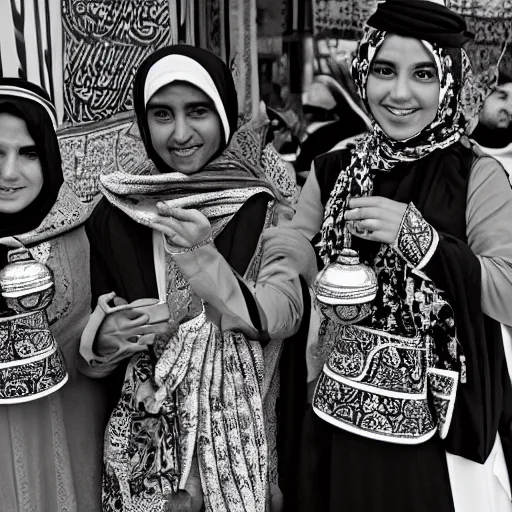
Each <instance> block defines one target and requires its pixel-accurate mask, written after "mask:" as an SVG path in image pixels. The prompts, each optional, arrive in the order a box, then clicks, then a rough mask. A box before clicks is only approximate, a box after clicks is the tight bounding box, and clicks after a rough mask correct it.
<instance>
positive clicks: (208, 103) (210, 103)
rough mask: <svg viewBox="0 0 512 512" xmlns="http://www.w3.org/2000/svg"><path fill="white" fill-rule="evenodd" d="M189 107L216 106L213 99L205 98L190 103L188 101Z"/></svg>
mask: <svg viewBox="0 0 512 512" xmlns="http://www.w3.org/2000/svg"><path fill="white" fill-rule="evenodd" d="M186 106H187V108H199V107H205V108H212V107H213V106H214V103H213V101H209V100H204V101H191V102H190V103H187V105H186Z"/></svg>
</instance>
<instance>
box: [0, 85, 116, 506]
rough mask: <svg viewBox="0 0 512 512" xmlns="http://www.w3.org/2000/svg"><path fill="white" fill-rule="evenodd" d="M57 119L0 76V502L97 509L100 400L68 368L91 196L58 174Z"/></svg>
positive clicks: (31, 94) (86, 293)
mask: <svg viewBox="0 0 512 512" xmlns="http://www.w3.org/2000/svg"><path fill="white" fill-rule="evenodd" d="M56 125H57V116H56V112H55V109H54V107H53V105H52V103H51V102H50V99H49V97H48V95H47V94H46V92H45V91H43V90H42V89H41V88H40V87H38V86H36V85H34V84H32V83H29V82H27V81H25V80H22V79H18V78H0V288H1V292H2V298H0V340H1V341H0V347H1V349H0V452H1V454H2V455H1V457H0V509H1V510H2V512H25V511H28V510H30V511H34V512H48V511H50V510H51V511H52V512H53V511H55V512H99V511H100V510H101V468H102V453H103V432H104V428H105V425H106V422H107V419H108V418H107V411H106V400H105V398H104V390H103V389H102V384H101V382H100V381H96V380H93V379H89V378H87V377H85V376H83V375H81V374H79V373H78V371H77V367H78V365H79V357H80V356H79V343H80V335H81V333H82V330H83V328H84V326H85V324H86V322H87V320H88V318H89V314H90V285H89V275H88V266H89V248H88V242H87V237H86V234H85V230H84V228H83V223H84V221H85V219H86V217H87V215H88V214H89V213H90V210H91V208H90V206H88V205H84V204H82V203H81V202H80V201H79V199H78V198H77V197H76V196H75V194H74V193H73V192H72V191H71V189H70V188H69V187H68V186H67V185H66V184H65V183H64V179H63V174H62V168H61V156H60V152H59V146H58V142H57V136H56V133H55V129H56ZM16 260H17V261H16ZM15 261H16V263H14V262H15ZM17 268H21V270H17ZM31 278H32V279H34V280H33V281H31Z"/></svg>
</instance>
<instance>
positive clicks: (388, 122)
mask: <svg viewBox="0 0 512 512" xmlns="http://www.w3.org/2000/svg"><path fill="white" fill-rule="evenodd" d="M465 28H466V27H465V22H464V20H463V18H461V17H460V16H458V15H457V14H456V13H454V12H452V11H450V10H449V9H447V8H446V7H444V5H441V2H438V1H437V0H436V2H435V3H434V2H430V1H426V0H385V1H383V2H378V4H377V10H376V11H375V13H374V14H373V15H372V17H370V19H369V20H368V27H367V28H366V30H365V32H364V35H363V37H362V39H361V41H360V42H359V44H358V48H357V51H356V53H355V56H354V59H353V61H352V76H353V78H354V82H355V84H356V87H357V90H358V93H359V95H360V97H361V99H362V101H363V102H364V104H365V106H366V107H367V111H368V113H369V115H370V117H371V120H372V126H371V130H370V131H369V132H368V133H366V134H365V135H364V136H362V137H361V138H359V139H358V141H357V143H356V144H355V147H354V148H346V149H341V150H339V151H332V152H330V153H326V154H324V155H321V156H319V157H318V158H316V159H315V160H314V166H313V172H311V173H310V175H309V177H308V180H307V181H306V184H305V185H304V188H303V189H302V194H301V197H300V199H299V203H298V207H297V211H296V214H295V217H294V219H293V221H292V223H291V225H292V226H293V227H294V228H295V229H297V230H298V231H300V232H301V233H303V234H304V235H305V236H306V237H308V238H309V239H310V240H311V241H312V242H313V243H315V245H316V246H317V247H319V256H320V258H321V259H322V261H323V263H324V265H325V269H324V271H323V272H322V273H321V274H319V276H318V278H317V280H316V281H314V282H313V283H312V285H313V286H312V287H313V290H314V291H315V292H316V298H317V310H316V316H315V317H313V319H312V321H311V325H316V326H317V329H318V330H317V331H316V332H313V335H312V336H311V337H310V339H309V340H308V343H309V346H308V349H307V353H306V357H307V360H308V380H309V382H310V386H311V390H310V391H311V397H312V398H311V407H310V408H308V409H307V410H306V412H305V416H304V423H303V431H302V432H303V444H302V447H301V450H300V453H301V460H300V463H299V464H298V465H297V467H298V473H297V475H295V479H294V480H295V482H297V485H296V495H295V496H294V500H293V502H292V503H291V504H290V510H294V511H298V512H328V511H333V512H334V511H339V510H350V511H352V510H353V511H357V512H359V511H365V512H387V511H389V510H394V511H397V512H398V511H404V512H405V511H407V512H409V511H414V512H453V511H454V510H456V511H457V512H472V511H475V510H479V511H484V510H485V511H486V512H491V511H492V512H498V511H499V512H505V511H506V512H510V511H511V510H512V504H511V501H510V496H511V493H510V483H509V478H508V475H507V470H506V466H505V457H504V451H503V448H502V446H504V447H505V449H506V450H508V452H507V453H508V456H510V454H511V452H510V447H511V446H512V434H511V431H510V425H511V420H512V400H510V398H509V397H510V396H511V394H512V387H511V384H510V379H509V375H508V372H507V362H506V359H505V354H504V349H503V343H502V339H501V330H500V326H499V322H501V323H504V324H506V325H511V322H512V311H511V309H510V307H509V304H510V301H511V300H512V271H511V269H512V224H511V223H510V218H511V217H512V191H511V189H510V187H509V185H508V182H507V178H506V176H505V173H504V172H503V169H502V167H501V166H500V165H499V163H498V162H496V161H495V160H493V159H492V158H489V157H485V156H483V155H482V153H481V152H480V151H479V150H478V149H477V148H476V147H475V146H474V145H472V144H471V143H470V141H469V140H468V139H467V137H466V136H465V130H466V126H467V124H468V123H467V121H468V119H467V117H466V116H468V115H469V114H468V113H467V112H466V103H465V99H466V98H467V95H468V93H469V91H466V90H465V87H466V85H467V84H468V83H470V64H469V61H468V58H467V56H466V54H465V52H464V50H463V49H462V46H463V45H464V43H465V42H466V41H467V40H468V34H467V33H466V30H465ZM470 113H471V112H470ZM275 236H279V230H278V232H277V233H276V234H275ZM350 251H351V252H350ZM354 254H355V255H359V262H358V261H357V258H356V257H355V256H350V255H354ZM365 267H366V268H365ZM354 276H363V277H361V282H362V284H361V286H359V287H358V286H357V281H356V277H354ZM365 276H370V277H366V278H365ZM375 288H376V294H373V296H372V292H373V290H375ZM362 297H363V298H366V299H367V302H365V303H364V304H361V300H360V299H361V298H362ZM507 458H508V457H507ZM508 460H512V459H508ZM495 475H498V478H496V476H495Z"/></svg>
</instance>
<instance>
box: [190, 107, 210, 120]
mask: <svg viewBox="0 0 512 512" xmlns="http://www.w3.org/2000/svg"><path fill="white" fill-rule="evenodd" d="M209 112H210V111H209V110H208V109H207V108H205V107H199V108H195V109H194V110H191V111H190V116H192V117H194V118H196V119H200V118H203V117H206V116H207V115H208V113H209Z"/></svg>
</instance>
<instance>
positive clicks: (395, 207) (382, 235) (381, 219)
mask: <svg viewBox="0 0 512 512" xmlns="http://www.w3.org/2000/svg"><path fill="white" fill-rule="evenodd" d="M349 208H350V209H349V210H347V211H346V212H345V219H346V220H347V221H350V222H349V223H348V227H349V231H350V232H351V233H352V234H354V235H356V236H358V237H359V238H364V239H365V240H372V241H374V242H380V243H384V244H392V243H393V242H394V241H395V239H396V237H397V234H398V230H399V229H400V224H401V223H402V218H403V216H404V213H405V210H406V209H407V204H405V203H399V202H398V201H393V200H392V199H388V198H386V197H380V196H370V197H354V198H352V199H350V202H349Z"/></svg>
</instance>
